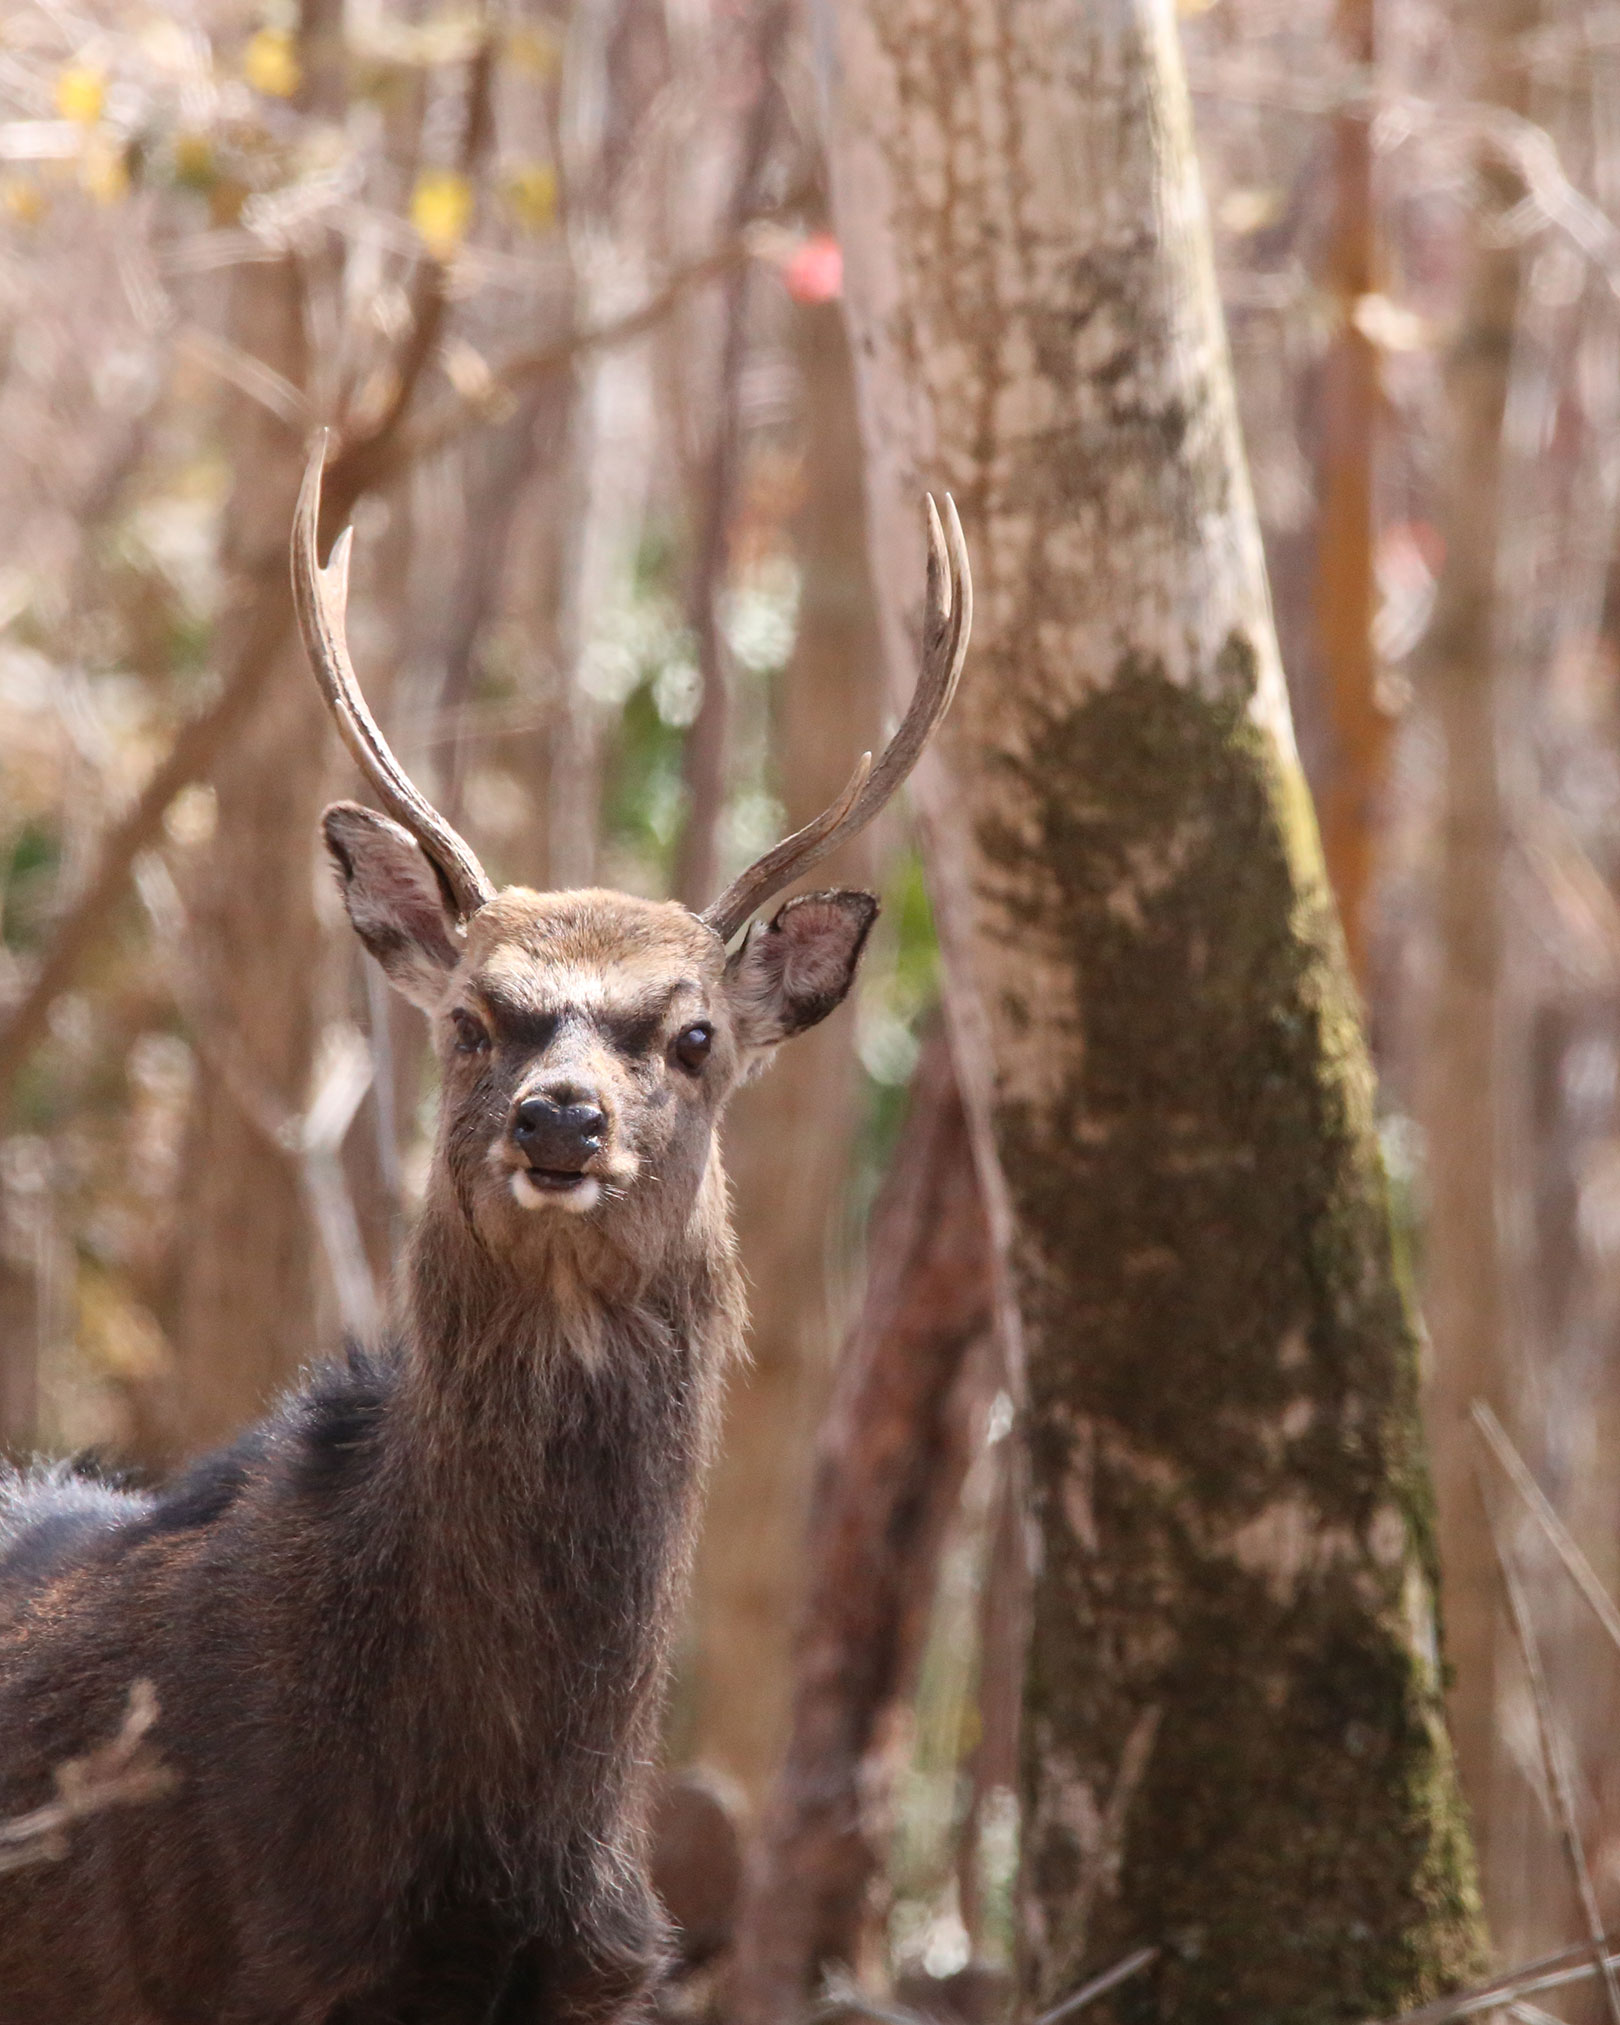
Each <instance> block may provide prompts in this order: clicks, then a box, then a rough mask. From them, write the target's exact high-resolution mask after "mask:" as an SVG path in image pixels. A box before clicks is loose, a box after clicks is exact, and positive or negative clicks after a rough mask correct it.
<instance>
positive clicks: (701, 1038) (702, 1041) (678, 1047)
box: [670, 1020, 714, 1076]
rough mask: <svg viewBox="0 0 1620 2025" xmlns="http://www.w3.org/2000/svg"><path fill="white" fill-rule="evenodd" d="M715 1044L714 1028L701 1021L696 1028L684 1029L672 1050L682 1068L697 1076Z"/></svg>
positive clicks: (677, 1037)
mask: <svg viewBox="0 0 1620 2025" xmlns="http://www.w3.org/2000/svg"><path fill="white" fill-rule="evenodd" d="M713 1042H714V1028H713V1027H711V1026H710V1025H709V1023H708V1021H707V1020H699V1021H698V1022H697V1023H696V1025H695V1026H690V1027H683V1028H682V1029H681V1031H680V1032H679V1033H678V1034H677V1035H676V1036H675V1045H674V1047H673V1048H672V1049H671V1050H670V1052H671V1053H672V1054H673V1055H674V1057H675V1059H676V1061H677V1062H679V1063H680V1065H681V1067H682V1068H683V1069H685V1070H686V1071H687V1073H688V1074H689V1075H693V1076H695V1075H696V1074H697V1072H698V1071H699V1069H701V1068H702V1067H703V1064H704V1063H705V1062H706V1061H707V1060H708V1059H709V1049H710V1047H711V1046H712V1045H713Z"/></svg>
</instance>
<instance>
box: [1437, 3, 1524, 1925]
mask: <svg viewBox="0 0 1620 2025" xmlns="http://www.w3.org/2000/svg"><path fill="white" fill-rule="evenodd" d="M1536 14H1537V9H1536V7H1535V5H1534V4H1533V0H1490V4H1489V5H1477V6H1471V7H1470V8H1469V9H1468V10H1467V21H1466V33H1467V34H1468V37H1469V40H1470V42H1471V43H1472V45H1473V46H1472V49H1471V50H1470V55H1471V57H1472V59H1473V60H1472V63H1471V65H1470V71H1471V76H1470V78H1469V83H1470V85H1471V88H1472V89H1471V95H1472V96H1473V97H1474V98H1476V99H1479V100H1483V101H1486V102H1488V103H1489V102H1494V103H1497V104H1508V105H1512V106H1514V108H1515V109H1516V110H1522V103H1523V89H1524V82H1525V78H1526V75H1527V73H1526V72H1525V69H1524V66H1523V61H1522V49H1523V44H1524V38H1525V37H1526V36H1527V35H1528V34H1529V33H1530V31H1531V29H1532V28H1533V27H1534V25H1535V20H1536ZM1481 193H1482V202H1481V203H1480V204H1479V205H1478V206H1477V207H1476V210H1475V214H1474V224H1473V227H1472V230H1473V244H1472V246H1471V248H1470V251H1469V261H1468V279H1467V287H1466V295H1465V300H1464V304H1463V312H1462V317H1461V319H1460V322H1459V325H1458V327H1457V330H1456V332H1455V334H1454V336H1453V339H1452V343H1451V348H1450V355H1449V358H1448V361H1447V371H1446V405H1447V411H1448V415H1447V419H1448V425H1449V428H1448V435H1449V440H1448V442H1447V445H1446V461H1445V465H1444V471H1445V480H1444V487H1443V493H1442V497H1441V501H1440V515H1439V518H1440V533H1441V536H1442V539H1443V540H1444V543H1445V560H1444V563H1443V564H1442V566H1441V570H1440V579H1439V584H1438V586H1437V591H1436V598H1435V610H1434V617H1433V620H1432V621H1431V623H1430V627H1429V631H1428V633H1427V635H1426V637H1425V639H1424V641H1423V643H1422V646H1421V647H1420V649H1419V655H1418V661H1417V665H1416V671H1415V672H1416V677H1417V681H1418V685H1419V692H1420V694H1421V695H1422V696H1423V698H1424V700H1425V701H1426V702H1427V704H1428V705H1429V707H1430V708H1431V709H1432V710H1433V711H1434V712H1435V715H1436V717H1437V719H1438V722H1439V726H1440V731H1441V734H1442V738H1443V740H1444V749H1445V750H1444V777H1443V782H1442V788H1441V809H1440V836H1439V865H1438V869H1437V873H1436V891H1435V917H1436V920H1435V931H1436V939H1437V944H1438V949H1437V963H1436V971H1435V978H1434V985H1433V992H1432V998H1431V1001H1430V1004H1429V1006H1428V1008H1427V1018H1426V1019H1425V1022H1424V1024H1425V1029H1426V1033H1425V1041H1426V1045H1425V1046H1424V1048H1423V1051H1422V1056H1421V1061H1422V1064H1423V1073H1422V1077H1421V1083H1420V1088H1419V1091H1418V1102H1419V1109H1420V1115H1421V1119H1422V1123H1423V1128H1424V1133H1425V1137H1426V1140H1427V1145H1428V1155H1429V1157H1428V1166H1427V1175H1426V1181H1427V1194H1428V1214H1427V1220H1426V1224H1425V1230H1424V1276H1423V1277H1424V1285H1423V1305H1424V1314H1425V1318H1426V1320H1427V1322H1428V1327H1429V1335H1430V1340H1431V1343H1432V1345H1433V1359H1432V1376H1431V1380H1430V1384H1429V1389H1428V1400H1427V1408H1428V1417H1429V1434H1430V1447H1431V1453H1432V1455H1433V1458H1434V1487H1435V1502H1436V1507H1437V1512H1438V1519H1439V1539H1440V1562H1441V1567H1442V1569H1443V1570H1444V1574H1445V1585H1446V1587H1445V1603H1446V1611H1445V1616H1446V1647H1447V1653H1448V1656H1449V1658H1450V1661H1451V1666H1452V1681H1451V1688H1450V1694H1449V1705H1450V1714H1451V1728H1452V1734H1453V1736H1454V1737H1455V1739H1456V1746H1457V1762H1458V1768H1459V1770H1460V1772H1461V1775H1462V1782H1463V1790H1464V1792H1465V1793H1466V1795H1467V1797H1468V1801H1469V1804H1470V1806H1471V1808H1472V1810H1473V1816H1474V1823H1475V1830H1476V1834H1477V1836H1478V1839H1479V1853H1480V1863H1481V1874H1482V1877H1483V1879H1484V1882H1485V1886H1486V1896H1487V1902H1489V1901H1490V1900H1491V1898H1492V1897H1493V1892H1492V1883H1491V1881H1492V1875H1493V1871H1495V1870H1496V1869H1497V1868H1498V1865H1497V1863H1496V1862H1495V1861H1494V1860H1493V1850H1492V1835H1491V1823H1492V1817H1493V1815H1494V1814H1495V1812H1496V1806H1495V1801H1496V1797H1497V1792H1498V1778H1497V1774H1498V1765H1497V1749H1498V1743H1497V1712H1498V1679H1497V1656H1498V1649H1499V1645H1500V1643H1501V1641H1502V1639H1503V1638H1504V1637H1505V1635H1506V1626H1505V1622H1504V1620H1503V1619H1502V1618H1501V1616H1500V1614H1499V1612H1500V1595H1501V1591H1500V1583H1499V1578H1498V1575H1497V1571H1496V1565H1495V1560H1494V1556H1493V1553H1492V1549H1491V1542H1490V1536H1489V1533H1488V1531H1487V1529H1486V1527H1485V1525H1484V1522H1483V1513H1482V1510H1481V1507H1480V1502H1479V1491H1478V1488H1477V1485H1476V1482H1475V1474H1474V1472H1475V1464H1476V1460H1477V1457H1478V1449H1477V1445H1476V1443H1475V1441H1474V1439H1473V1431H1472V1428H1471V1426H1470V1424H1469V1421H1468V1407H1469V1403H1470V1401H1471V1400H1473V1399H1474V1398H1476V1397H1478V1398H1483V1399H1485V1400H1487V1401H1488V1402H1489V1403H1490V1404H1491V1405H1492V1406H1493V1407H1494V1409H1495V1410H1496V1412H1497V1413H1498V1414H1499V1415H1500V1416H1502V1417H1504V1418H1505V1419H1506V1420H1507V1422H1508V1424H1509V1425H1512V1415H1511V1412H1510V1411H1509V1408H1508V1403H1507V1401H1506V1399H1505V1398H1504V1386H1503V1371H1502V1353H1503V1345H1502V1330H1503V1301H1504V1297H1503V1262H1502V1248H1501V1238H1500V1233H1499V1228H1498V1208H1497V1190H1498V1183H1499V1175H1500V1141H1501V1130H1502V1121H1501V1116H1500V1108H1501V1070H1500V1035H1499V1030H1498V1029H1499V1018H1500V1013H1499V993H1500V984H1501V908H1502V875H1503V864H1504V852H1505V848H1506V835H1505V831H1504V824H1503V811H1502V793H1501V782H1500V778H1499V768H1498V757H1497V721H1498V687H1497V682H1496V679H1495V677H1496V671H1495V665H1494V662H1495V646H1496V639H1495V636H1496V630H1497V605H1496V596H1495V587H1496V578H1497V563H1498V530H1499V507H1500V478H1501V449H1502V417H1503V410H1504V407H1505V404H1506V400H1507V389H1508V376H1509V372H1510V369H1511V366H1512V358H1513V334H1514V321H1515V316H1516V312H1517V308H1518V300H1519V280H1520V269H1521V255H1520V252H1519V249H1518V247H1517V245H1515V244H1513V243H1511V242H1505V241H1504V240H1503V239H1502V238H1501V236H1499V235H1498V234H1496V233H1495V232H1494V231H1493V229H1492V226H1493V222H1494V220H1495V219H1496V218H1498V217H1499V216H1500V214H1501V213H1502V212H1504V211H1505V210H1507V209H1509V208H1510V207H1511V206H1512V205H1513V203H1514V202H1516V201H1517V199H1518V198H1519V197H1520V196H1521V195H1522V194H1523V193H1522V186H1520V185H1519V184H1518V182H1517V180H1516V179H1515V178H1514V177H1512V176H1511V175H1509V174H1507V173H1506V172H1505V171H1503V170H1502V169H1500V168H1499V167H1493V166H1492V165H1491V164H1490V163H1489V162H1487V163H1484V164H1482V165H1481ZM1498 1854H1501V1855H1503V1856H1505V1855H1506V1854H1507V1852H1505V1851H1503V1852H1498Z"/></svg>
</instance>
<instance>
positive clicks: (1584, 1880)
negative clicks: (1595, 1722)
mask: <svg viewBox="0 0 1620 2025" xmlns="http://www.w3.org/2000/svg"><path fill="white" fill-rule="evenodd" d="M1478 1426H1479V1423H1478V1421H1477V1420H1476V1421H1475V1427H1476V1429H1477V1428H1478ZM1475 1477H1476V1480H1477V1482H1478V1484H1479V1501H1480V1503H1481V1505H1482V1506H1483V1507H1484V1510H1485V1523H1486V1525H1487V1526H1488V1527H1489V1529H1490V1535H1491V1545H1492V1547H1493V1548H1494V1549H1495V1551H1496V1565H1497V1567H1498V1569H1499V1570H1500V1571H1501V1576H1502V1587H1503V1589H1504V1591H1505V1592H1506V1594H1507V1603H1508V1614H1509V1616H1510V1617H1511V1618H1512V1620H1513V1634H1514V1637H1515V1638H1516V1639H1517V1640H1518V1645H1519V1652H1520V1655H1521V1657H1522V1658H1523V1660H1524V1670H1525V1672H1526V1674H1527V1675H1528V1676H1529V1680H1530V1694H1531V1698H1532V1699H1533V1701H1534V1703H1535V1709H1536V1731H1537V1735H1538V1736H1539V1738H1540V1742H1541V1762H1542V1765H1543V1767H1544V1769H1545V1771H1546V1775H1547V1786H1548V1789H1549V1791H1550V1792H1551V1795H1552V1801H1553V1809H1554V1812H1555V1813H1556V1814H1557V1817H1558V1828H1559V1840H1560V1841H1561V1842H1562V1843H1563V1845H1564V1856H1565V1859H1566V1860H1567V1862H1568V1864H1569V1868H1570V1875H1571V1877H1572V1879H1573V1880H1574V1884H1575V1895H1576V1897H1577V1898H1578V1899H1579V1900H1580V1906H1581V1917H1582V1918H1583V1919H1584V1920H1585V1922H1586V1931H1587V1933H1588V1935H1589V1936H1590V1938H1591V1942H1592V1959H1593V1961H1594V1962H1595V1963H1596V1964H1597V1965H1598V1968H1599V1969H1600V1971H1601V1973H1602V1976H1603V1998H1604V2003H1605V2004H1606V2005H1607V2007H1608V2012H1609V2021H1610V2025H1620V1984H1617V1983H1616V1981H1615V1974H1614V1970H1613V1969H1612V1968H1611V1967H1610V1966H1609V1964H1608V1962H1607V1961H1606V1960H1605V1957H1604V1938H1603V1919H1602V1915H1601V1914H1600V1913H1599V1911H1598V1903H1597V1894H1596V1892H1595V1891H1594V1890H1593V1888H1592V1872H1591V1869H1590V1867H1589V1866H1588V1864H1587V1861H1586V1850H1585V1848H1584V1846H1583V1845H1582V1842H1581V1831H1580V1826H1579V1823H1578V1822H1577V1820H1576V1813H1575V1782H1574V1780H1573V1778H1572V1777H1571V1776H1570V1769H1569V1763H1568V1760H1567V1758H1566V1756H1565V1754H1564V1751H1563V1749H1562V1748H1561V1745H1560V1740H1559V1737H1558V1731H1557V1722H1556V1718H1555V1714H1554V1710H1553V1700H1552V1692H1551V1690H1550V1689H1549V1687H1548V1686H1547V1674H1546V1669H1545V1668H1544V1667H1543V1666H1542V1663H1541V1648H1540V1646H1539V1645H1538V1644H1537V1641H1536V1632H1535V1626H1534V1625H1533V1624H1532V1623H1531V1621H1530V1606H1529V1604H1528V1602H1527V1601H1526V1599H1525V1594H1524V1588H1523V1585H1522V1584H1521V1583H1520V1581H1519V1575H1518V1570H1517V1569H1516V1568H1515V1567H1514V1565H1513V1560H1512V1556H1511V1555H1510V1554H1509V1552H1508V1547H1507V1542H1506V1541H1505V1540H1504V1539H1503V1538H1502V1530H1501V1527H1500V1526H1499V1525H1498V1523H1497V1517H1496V1508H1495V1504H1494V1502H1493V1500H1492V1498H1491V1494H1490V1487H1489V1485H1488V1484H1487V1483H1486V1482H1485V1475H1484V1471H1483V1470H1482V1469H1481V1468H1480V1467H1479V1465H1478V1463H1477V1461H1476V1464H1475Z"/></svg>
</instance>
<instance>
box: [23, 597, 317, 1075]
mask: <svg viewBox="0 0 1620 2025" xmlns="http://www.w3.org/2000/svg"><path fill="white" fill-rule="evenodd" d="M279 562H280V558H279V557H278V558H277V565H278V566H277V567H276V568H275V570H274V571H273V572H272V573H271V574H270V575H269V577H268V578H267V579H256V580H255V581H254V583H253V585H252V587H251V589H250V590H249V591H248V594H247V609H246V618H245V623H244V630H243V634H242V637H241V640H240V643H239V645H238V647H237V649H236V652H235V654H234V655H233V656H232V658H231V662H230V666H229V669H228V670H227V673H226V676H225V679H224V681H223V683H222V684H221V685H220V687H219V689H218V690H217V691H216V693H215V695H214V697H213V700H212V701H211V702H209V703H206V704H204V705H203V707H202V708H201V709H200V710H199V711H198V712H197V714H196V715H195V716H194V717H192V718H191V719H189V720H188V722H187V723H186V724H185V725H184V726H182V728H181V730H180V732H179V735H178V736H177V737H176V739H175V741H174V744H173V745H172V746H171V747H170V748H169V751H168V753H167V755H166V757H165V758H164V759H163V760H162V761H161V763H160V764H159V766H158V767H157V769H156V771H155V772H154V773H153V775H152V777H151V779H150V780H149V781H148V782H147V784H146V786H145V787H144V788H143V789H142V790H141V792H140V794H139V795H137V797H136V798H135V801H134V802H133V803H132V804H131V806H130V807H129V808H128V809H127V810H126V811H125V813H124V814H123V815H122V816H120V817H118V818H117V819H116V820H115V821H114V822H113V823H112V825H111V827H110V828H109V829H108V831H107V834H106V837H105V839H104V840H103V842H102V846H101V852H100V856H99V858H98V860H97V862H96V865H95V868H94V870H93V871H92V872H91V874H90V877H89V879H88V880H87V882H86V883H85V885H84V887H83V888H82V889H81V890H80V892H79V893H78V894H77V895H76V896H75V898H74V899H73V900H72V902H71V903H70V904H69V906H68V907H67V909H66V911H65V912H64V913H63V914H62V915H61V916H60V917H59V919H58V920H57V922H56V926H55V932H54V934H53V936H52V938H51V943H50V947H49V948H48V949H47V950H46V952H45V958H44V961H43V962H42V963H41V965H40V967H39V969H38V971H37V972H36V973H35V975H34V978H33V980H32V982H31V983H30V984H29V986H28V989H27V990H26V991H25V992H24V993H23V995H22V997H21V998H20V999H19V1000H18V1001H17V1003H16V1005H15V1006H14V1007H13V1008H12V1009H11V1011H10V1012H9V1013H8V1014H7V1016H6V1018H5V1020H4V1022H3V1023H0V1100H3V1099H4V1097H5V1095H6V1093H7V1092H8V1091H9V1090H10V1088H11V1085H12V1083H13V1082H14V1081H15V1079H16V1076H17V1073H18V1071H19V1070H20V1069H21V1068H22V1065H23V1063H24V1062H25V1061H26V1060H27V1058H28V1055H29V1054H30V1052H31V1051H32V1049H33V1048H34V1046H35V1044H36V1043H37V1042H38V1041H39V1039H40V1037H41V1035H42V1034H43V1033H44V1031H45V1023H46V1019H47V1016H48V1015H49V1013H50V1009H51V1007H52V1006H53V1005H54V1004H55V1002H56V1000H57V999H58V998H59V997H60V996H61V995H62V993H63V992H64V991H66V990H67V988H68V986H69V985H70V984H71V983H72V981H73V979H74V976H75V975H76V974H77V972H78V968H79V965H80V963H81V962H82V961H83V960H84V957H85V955H86V953H87V952H88V950H89V948H90V945H91V944H92V943H93V942H94V941H95V939H96V937H97V936H98V935H99V934H100V933H101V931H102V929H103V928H104V927H105V926H106V923H107V920H108V917H109V916H110V915H111V913H112V911H113V909H114V908H115V907H116V906H117V905H118V902H119V901H120V899H121V898H122V897H123V893H124V889H125V886H126V885H127V883H128V880H129V874H130V868H131V866H132V865H133V864H134V862H135V860H136V858H137V857H138V856H139V855H140V853H141V852H142V851H144V850H147V849H148V848H149V847H150V846H151V845H153V844H155V843H156V842H157V841H158V837H159V835H160V833H161V831H162V828H163V818H164V815H165V814H166V812H167V810H168V807H169V804H170V803H171V802H172V801H173V800H174V798H175V796H176V795H177V794H178V793H179V792H180V790H181V789H182V788H183V787H187V786H189V784H190V783H191V782H192V781H194V780H199V779H201V778H202V777H203V776H204V775H205V774H206V773H207V772H208V770H209V768H210V767H211V766H212V765H213V763H214V760H215V759H216V758H217V757H218V755H219V753H220V752H221V750H222V749H223V748H224V746H225V745H226V743H227V742H228V741H229V739H230V738H231V737H232V736H233V735H234V734H235V732H236V730H237V729H238V727H239V726H240V725H241V723H242V722H243V720H244V719H245V718H246V716H247V715H248V713H249V711H250V710H251V709H252V708H253V706H254V704H255V703H256V701H257V700H258V694H259V690H260V688H261V686H262V684H263V681H264V675H265V671H266V669H267V668H268V667H269V666H270V664H271V662H272V660H273V658H274V656H275V655H276V654H277V653H278V652H279V650H280V647H281V644H282V641H283V640H284V639H285V638H286V636H287V633H288V631H289V629H290V627H291V625H292V598H291V594H290V591H289V589H288V587H287V585H286V583H285V581H284V573H283V571H282V570H281V568H280V567H279Z"/></svg>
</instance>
